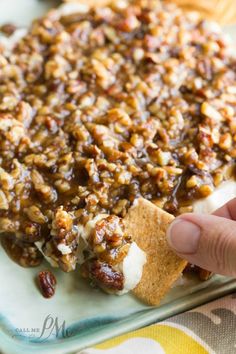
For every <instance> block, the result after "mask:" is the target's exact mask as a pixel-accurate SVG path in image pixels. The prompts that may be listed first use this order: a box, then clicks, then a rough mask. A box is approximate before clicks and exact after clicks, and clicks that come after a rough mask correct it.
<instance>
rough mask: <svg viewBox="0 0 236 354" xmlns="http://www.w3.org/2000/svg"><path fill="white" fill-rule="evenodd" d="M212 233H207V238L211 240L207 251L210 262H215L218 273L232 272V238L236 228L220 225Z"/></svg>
mask: <svg viewBox="0 0 236 354" xmlns="http://www.w3.org/2000/svg"><path fill="white" fill-rule="evenodd" d="M211 233H212V235H209V234H208V235H207V239H208V240H209V242H208V244H207V251H208V252H207V253H208V255H209V260H210V262H211V263H212V264H215V268H216V270H217V272H218V273H220V274H229V272H230V273H232V265H231V264H230V261H231V257H230V253H231V252H232V239H233V236H234V234H235V232H234V230H233V229H231V228H229V227H224V226H223V227H219V226H218V228H217V229H215V230H212V232H211ZM209 236H210V237H209Z"/></svg>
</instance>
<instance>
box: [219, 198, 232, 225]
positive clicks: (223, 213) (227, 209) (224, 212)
mask: <svg viewBox="0 0 236 354" xmlns="http://www.w3.org/2000/svg"><path fill="white" fill-rule="evenodd" d="M213 215H215V216H219V217H222V218H226V219H231V220H236V198H233V199H231V200H230V201H229V202H227V203H226V204H225V205H223V206H222V207H221V208H219V209H217V210H216V211H214V213H213Z"/></svg>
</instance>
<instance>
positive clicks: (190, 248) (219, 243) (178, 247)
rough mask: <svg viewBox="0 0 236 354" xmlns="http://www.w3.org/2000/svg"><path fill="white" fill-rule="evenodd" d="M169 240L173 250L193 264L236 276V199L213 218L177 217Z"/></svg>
mask: <svg viewBox="0 0 236 354" xmlns="http://www.w3.org/2000/svg"><path fill="white" fill-rule="evenodd" d="M167 238H168V242H169V244H170V246H171V247H172V249H173V250H174V251H175V252H176V253H177V254H178V255H179V256H180V257H182V258H184V259H186V260H188V261H189V262H190V263H192V264H195V265H198V266H199V267H201V268H204V269H207V270H210V271H212V272H214V273H218V274H223V275H229V276H234V277H236V198H235V199H232V200H231V201H230V202H228V203H227V204H225V205H224V206H223V207H221V208H220V209H218V210H216V211H215V212H214V213H213V214H212V215H204V214H183V215H181V216H179V217H177V218H176V219H175V220H174V221H173V222H172V224H171V225H170V227H169V229H168V232H167Z"/></svg>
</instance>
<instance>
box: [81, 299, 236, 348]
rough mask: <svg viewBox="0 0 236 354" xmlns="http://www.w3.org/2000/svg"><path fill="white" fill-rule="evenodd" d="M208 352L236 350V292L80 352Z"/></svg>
mask: <svg viewBox="0 0 236 354" xmlns="http://www.w3.org/2000/svg"><path fill="white" fill-rule="evenodd" d="M208 353H210V354H213V353H217V354H218V353H219V354H234V353H236V294H235V295H230V296H226V297H224V298H222V299H219V300H216V301H214V302H211V303H209V304H206V305H203V306H201V307H198V308H196V309H194V310H192V311H189V312H185V313H183V314H180V315H177V316H175V317H172V318H170V319H168V320H166V321H164V322H160V323H158V324H154V325H151V326H148V327H145V328H142V329H139V330H137V331H133V332H130V333H127V334H124V335H122V336H119V337H116V338H113V339H111V340H109V341H106V342H104V343H101V344H99V345H97V346H95V347H94V348H89V349H85V350H83V351H81V352H80V353H79V354H208Z"/></svg>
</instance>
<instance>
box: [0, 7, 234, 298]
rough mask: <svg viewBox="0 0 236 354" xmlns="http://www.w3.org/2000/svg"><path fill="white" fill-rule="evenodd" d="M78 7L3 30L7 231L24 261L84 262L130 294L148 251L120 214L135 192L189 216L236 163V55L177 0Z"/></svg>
mask: <svg viewBox="0 0 236 354" xmlns="http://www.w3.org/2000/svg"><path fill="white" fill-rule="evenodd" d="M70 6H71V5H65V6H64V7H61V8H59V9H58V10H52V11H50V12H49V13H48V14H47V15H46V16H45V17H43V18H41V19H39V20H36V21H35V22H33V24H32V26H31V27H30V29H29V30H28V32H27V33H26V34H25V33H23V37H22V35H21V36H20V37H22V38H21V39H18V37H17V35H16V33H14V34H13V36H14V38H17V40H14V41H13V44H12V43H11V42H10V41H11V38H8V39H7V40H6V38H5V39H4V41H2V45H1V48H0V231H1V232H2V233H7V234H8V235H11V236H7V237H6V238H7V240H5V241H6V242H5V244H7V245H8V246H7V247H6V248H8V250H10V251H11V252H13V253H14V252H15V253H14V254H15V255H16V254H17V257H18V260H19V262H20V264H22V265H24V266H27V265H29V266H32V265H37V264H39V263H40V262H41V260H42V258H43V256H42V254H43V255H44V257H45V258H47V259H48V260H50V262H51V263H52V264H53V265H55V266H59V267H60V268H61V269H62V270H64V271H66V272H68V271H72V270H74V269H75V267H76V265H77V264H80V265H81V269H82V272H83V274H84V276H85V277H88V278H90V279H92V281H94V282H95V283H96V284H98V285H99V286H101V287H102V288H103V289H105V290H107V291H109V292H110V291H112V292H118V293H119V292H122V291H124V290H125V289H126V290H130V289H131V288H132V287H135V285H137V283H138V281H139V280H140V277H141V273H142V272H141V269H142V266H143V264H144V263H145V254H144V253H143V252H142V251H141V250H140V249H139V248H138V246H137V245H135V244H134V243H133V242H132V239H131V238H130V236H129V235H128V234H126V232H125V229H124V226H123V221H122V218H123V217H124V216H125V215H126V213H127V211H128V210H129V208H130V207H131V206H132V204H133V203H134V201H135V200H136V199H137V198H139V197H143V198H145V199H147V200H150V201H152V202H153V203H155V204H156V205H158V206H160V207H161V208H163V209H164V210H165V211H168V212H169V213H171V214H174V215H178V214H180V213H182V212H185V211H191V210H192V205H193V202H194V201H195V200H196V199H199V198H205V197H207V196H209V195H210V194H211V193H212V192H213V191H214V189H215V187H217V186H219V185H220V184H221V182H223V181H224V179H227V178H230V177H232V176H233V175H234V168H231V169H230V173H229V172H227V175H226V173H225V171H226V170H227V171H229V166H233V163H234V161H235V157H236V113H235V112H236V110H235V108H236V73H235V70H236V59H235V58H234V57H233V56H232V55H231V53H230V52H231V47H230V45H229V44H228V43H227V41H225V40H224V38H223V35H222V34H221V33H220V31H219V28H218V27H217V26H215V25H212V24H210V23H208V22H205V21H202V20H199V19H198V18H197V17H196V16H195V15H192V14H183V13H182V12H181V10H179V9H177V8H175V7H174V6H173V5H170V4H169V5H167V4H165V3H164V4H163V3H160V2H158V1H156V0H155V1H146V0H138V1H134V2H131V3H130V4H128V3H127V2H124V1H117V3H116V4H114V5H111V6H108V7H104V8H97V9H96V8H92V9H87V8H86V7H81V6H80V5H76V4H73V5H72V7H70ZM12 235H14V237H13V236H12ZM9 237H11V238H9ZM9 240H10V241H9ZM135 255H136V256H137V255H139V256H138V257H137V258H136V256H135ZM130 257H131V258H132V259H135V258H136V259H138V260H139V261H138V262H136V264H135V265H134V268H135V269H136V273H135V274H134V275H132V277H130V275H126V276H125V274H127V269H128V268H129V267H127V264H131V263H132V262H131V263H130ZM124 269H125V271H124ZM132 271H133V270H132ZM131 278H132V279H136V282H133V280H132V279H131ZM128 279H131V283H130V282H129V281H128ZM127 284H128V285H127ZM130 284H131V285H130Z"/></svg>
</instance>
